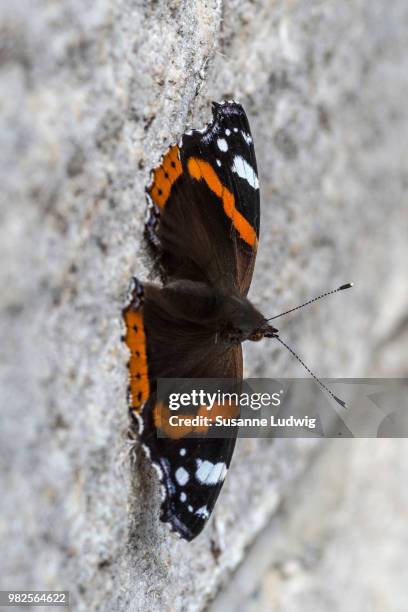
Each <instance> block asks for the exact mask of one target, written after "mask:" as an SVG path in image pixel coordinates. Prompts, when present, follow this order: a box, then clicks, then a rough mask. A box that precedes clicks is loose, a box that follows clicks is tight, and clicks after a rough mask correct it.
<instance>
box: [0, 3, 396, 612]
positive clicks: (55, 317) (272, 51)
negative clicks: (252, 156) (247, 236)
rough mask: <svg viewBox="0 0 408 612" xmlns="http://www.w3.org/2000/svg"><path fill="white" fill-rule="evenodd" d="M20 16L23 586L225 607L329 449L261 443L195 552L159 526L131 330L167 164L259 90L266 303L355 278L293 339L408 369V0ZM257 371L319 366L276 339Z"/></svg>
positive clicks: (16, 579) (14, 542) (16, 314)
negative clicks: (133, 423) (176, 150)
mask: <svg viewBox="0 0 408 612" xmlns="http://www.w3.org/2000/svg"><path fill="white" fill-rule="evenodd" d="M0 11H1V40H2V42H1V47H0V72H1V74H0V92H1V93H0V95H1V127H0V156H1V163H0V168H1V170H0V171H1V173H2V177H1V183H2V194H1V209H0V215H1V230H0V231H1V238H0V281H1V282H0V287H1V289H0V308H1V321H0V326H1V337H2V343H1V353H0V360H1V361H0V367H1V369H0V381H1V404H2V406H1V408H2V426H1V451H0V452H1V455H0V463H1V474H2V477H1V478H2V489H3V495H2V497H1V502H0V504H1V519H0V536H1V542H2V551H6V554H4V553H3V554H2V555H0V576H1V586H2V588H21V587H26V588H48V589H57V588H64V589H70V591H71V596H72V600H73V609H75V610H87V611H89V610H103V611H104V610H106V611H111V610H115V611H118V612H120V611H121V610H123V611H125V610H126V611H127V610H129V611H139V610H151V611H154V610H160V611H162V610H189V611H190V610H191V611H193V610H201V609H203V608H204V606H205V605H206V604H207V602H208V601H210V600H211V599H212V598H213V597H214V596H215V594H216V593H217V591H218V590H219V589H221V588H222V586H223V585H224V584H225V583H226V582H227V581H228V578H229V575H230V573H231V571H232V570H233V569H234V568H236V567H237V565H238V564H239V563H240V562H241V561H242V560H243V559H244V558H245V554H246V547H247V546H248V545H249V544H250V543H251V542H252V541H253V540H254V538H255V537H256V536H257V534H258V533H259V532H260V531H261V530H262V529H263V528H264V527H265V525H267V524H268V523H269V521H271V520H273V519H271V517H272V516H273V515H274V513H275V512H276V509H277V508H278V506H279V504H280V503H281V502H282V500H283V499H284V498H285V497H286V496H287V495H288V492H289V491H290V489H291V486H292V483H294V482H297V479H299V477H300V476H301V475H302V474H303V473H305V471H307V469H308V465H309V463H310V461H311V460H312V457H313V456H314V455H315V454H316V453H317V452H318V451H319V449H320V446H319V444H317V443H316V441H310V440H280V441H276V442H274V443H273V444H270V443H269V442H268V441H266V440H243V441H240V443H239V444H238V448H237V451H236V454H235V458H234V461H233V464H232V469H231V471H230V474H229V477H228V479H227V481H226V484H225V487H224V489H223V493H222V495H221V497H220V499H219V502H218V504H217V507H216V511H215V516H214V518H213V520H212V522H211V523H210V525H209V526H208V528H207V529H206V531H205V532H204V533H203V534H202V535H201V536H200V537H199V538H198V539H197V540H196V541H195V542H193V543H192V544H186V543H184V542H180V541H178V540H175V539H174V538H173V537H172V536H171V535H170V534H169V533H167V530H166V528H165V527H163V526H162V525H161V524H160V523H159V521H158V506H159V494H158V487H157V480H156V476H155V474H154V472H153V471H152V470H151V469H150V468H149V465H148V463H147V462H146V461H145V460H144V459H143V457H142V456H141V455H140V453H137V456H136V466H135V469H132V466H131V462H130V459H129V445H128V443H127V429H128V417H127V407H126V393H125V392H126V386H127V373H126V361H127V354H126V350H125V349H124V347H123V346H122V344H121V342H120V336H121V308H122V306H123V304H124V301H125V295H126V290H127V287H128V283H129V279H130V278H131V276H132V275H135V274H136V275H138V276H140V277H141V278H146V277H147V275H148V274H149V263H148V261H147V260H146V257H145V255H144V252H143V249H142V248H141V235H142V226H143V218H144V211H145V200H144V186H145V184H146V182H147V180H148V177H149V171H150V168H151V167H152V166H154V164H155V163H157V161H158V159H159V158H160V155H161V153H162V152H163V150H164V149H165V148H166V147H167V146H168V145H169V144H170V143H171V142H173V141H177V140H178V138H179V137H180V135H181V133H182V132H183V131H184V130H185V129H186V128H188V127H191V126H194V127H200V126H202V125H203V124H204V123H205V122H206V121H208V119H209V117H210V110H209V108H210V104H209V103H210V101H211V100H212V99H215V100H220V99H223V98H229V97H234V98H237V99H239V100H240V101H241V102H242V104H243V105H244V107H245V109H246V111H247V114H248V116H249V118H250V122H251V127H252V131H253V135H254V140H255V144H256V151H257V158H258V167H259V175H260V184H261V194H262V236H261V243H260V252H259V257H258V261H257V266H256V271H255V278H254V283H253V288H252V290H251V297H252V299H253V300H254V302H255V303H256V304H257V305H258V306H259V307H260V308H261V309H262V310H263V311H264V312H265V313H270V314H271V315H272V314H274V313H277V312H281V311H282V310H286V309H287V308H290V307H291V306H293V305H296V304H297V303H299V302H301V301H302V300H303V299H307V298H309V297H310V296H313V295H314V294H316V293H319V292H321V291H324V290H326V289H330V288H333V287H336V286H337V285H339V284H341V283H343V282H345V281H348V280H353V281H354V282H355V284H356V288H355V290H353V292H348V293H347V294H340V295H339V296H337V298H336V297H333V298H330V299H328V300H327V301H325V302H324V303H320V304H317V305H316V306H315V307H313V309H309V310H308V311H307V312H306V311H303V314H299V315H297V316H292V317H288V318H287V319H285V320H282V323H281V326H280V329H281V333H282V336H285V337H286V338H287V339H288V341H289V342H290V343H291V344H292V345H294V346H295V347H296V348H297V350H298V351H299V353H300V354H301V355H302V357H304V359H305V360H306V362H307V363H308V364H309V366H310V367H311V368H312V369H314V370H315V371H316V372H317V373H318V374H319V375H320V376H332V377H340V376H350V377H351V376H365V375H372V376H375V375H378V376H381V375H383V376H406V375H407V369H406V343H405V344H401V343H400V342H399V341H398V339H399V338H400V337H401V336H402V337H405V338H406V334H407V319H406V313H407V304H408V278H407V275H406V262H407V255H408V242H407V239H406V237H407V229H408V217H407V208H406V200H407V196H406V190H407V189H406V188H407V178H408V157H407V153H406V141H407V119H408V117H407V115H408V110H407V109H408V107H407V105H406V104H405V100H407V98H408V71H407V66H406V51H407V42H408V41H407V24H408V6H407V4H406V2H404V0H394V2H391V3H387V4H385V3H383V2H382V0H353V1H352V2H348V3H345V2H340V1H335V2H322V1H321V0H304V1H303V2H287V1H285V0H274V1H267V0H262V1H260V2H257V3H253V2H251V1H249V0H244V1H238V0H228V1H225V2H220V1H218V0H217V1H216V0H214V1H205V0H183V1H182V0H173V1H169V2H163V1H158V2H147V3H143V2H138V1H134V0H122V1H120V0H97V1H95V2H92V3H87V4H84V3H83V2H79V1H78V0H64V2H62V3H60V2H54V1H51V2H48V1H45V0H37V1H36V2H28V1H24V0H20V1H18V2H16V3H13V4H11V5H10V4H6V3H2V5H1V7H0ZM245 366H246V374H247V375H257V376H282V375H285V376H292V375H293V376H295V375H299V376H303V375H304V372H303V371H302V370H300V369H299V366H298V364H297V363H296V362H294V360H293V359H292V358H291V356H290V355H289V354H286V353H285V352H283V351H282V350H281V348H280V347H279V346H276V345H274V344H273V343H272V342H271V343H269V344H268V343H266V342H265V343H263V344H260V345H254V346H248V347H247V348H246V350H245ZM361 452H365V451H364V449H362V451H361ZM404 456H405V455H404ZM340 463H341V462H340ZM328 465H331V464H330V462H329V463H328ZM367 469H368V466H367ZM325 478H327V479H328V480H327V486H330V470H329V469H328V472H327V474H326V475H325ZM368 480H369V479H368ZM367 486H368V485H367ZM357 494H358V491H357V492H356V493H355V495H357ZM367 537H369V533H368V532H367ZM271 546H273V543H272V542H271ZM315 609H316V608H315ZM321 609H322V610H323V609H324V607H321Z"/></svg>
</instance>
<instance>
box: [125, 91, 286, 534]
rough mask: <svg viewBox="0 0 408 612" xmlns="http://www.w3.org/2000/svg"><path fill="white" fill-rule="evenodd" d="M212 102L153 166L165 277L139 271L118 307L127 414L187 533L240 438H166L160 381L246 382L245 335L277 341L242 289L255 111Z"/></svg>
mask: <svg viewBox="0 0 408 612" xmlns="http://www.w3.org/2000/svg"><path fill="white" fill-rule="evenodd" d="M212 110H213V118H212V121H211V123H210V124H208V125H207V126H206V127H205V128H204V129H202V130H192V131H189V132H186V133H185V134H184V135H183V136H182V139H181V141H180V142H179V144H178V145H173V146H171V147H170V148H169V150H168V151H167V152H166V154H165V155H164V157H163V158H162V161H161V163H160V165H159V166H158V167H157V168H156V169H155V170H154V171H153V173H152V179H151V183H150V185H149V186H148V187H147V189H146V193H147V200H148V215H147V220H146V223H145V237H146V239H147V243H148V245H149V249H150V251H151V253H152V254H153V256H154V260H155V262H156V264H157V266H158V269H159V271H160V275H161V280H162V285H161V286H159V285H157V284H151V283H145V284H143V283H142V282H140V281H139V280H138V279H136V278H135V279H133V285H132V287H131V291H130V300H129V302H128V304H127V306H126V307H125V309H124V311H123V318H124V322H125V327H126V334H125V337H124V340H125V342H126V344H127V347H128V349H129V352H130V360H129V364H128V369H129V398H130V414H131V415H132V417H133V418H134V419H135V421H136V422H137V424H138V429H139V436H140V439H141V443H142V445H143V448H144V449H145V451H146V453H147V454H148V456H149V457H150V460H151V461H152V463H153V465H154V466H155V468H156V469H157V471H158V473H159V478H160V481H161V486H162V493H163V495H162V497H163V500H162V505H161V515H160V518H161V520H162V521H164V522H166V523H169V524H170V527H171V528H172V530H173V531H175V532H176V533H178V534H179V535H180V536H181V537H182V538H184V539H185V540H192V539H193V538H195V537H196V536H197V535H198V534H199V533H200V532H201V531H202V529H203V527H204V526H205V524H206V523H207V521H208V519H209V517H210V515H211V513H212V510H213V508H214V505H215V503H216V500H217V497H218V495H219V492H220V490H221V488H222V485H223V482H224V478H225V474H226V472H227V470H228V468H229V466H230V462H231V457H232V454H233V451H234V446H235V436H229V437H228V438H223V439H215V438H211V437H208V436H206V435H205V432H204V433H203V434H202V435H201V436H200V435H198V436H197V435H196V436H194V437H192V436H188V435H181V434H180V431H179V430H176V432H175V433H173V434H172V433H171V432H169V431H167V434H168V435H167V436H159V435H158V434H159V430H160V429H163V427H164V426H163V409H164V410H166V406H163V405H162V403H161V401H160V400H159V398H158V392H157V386H158V385H157V381H158V379H174V378H177V379H197V378H199V379H208V378H218V379H219V378H221V379H235V380H238V381H239V380H241V379H242V371H243V360H242V349H241V344H242V342H244V341H245V340H250V341H259V340H261V339H262V338H264V337H268V338H278V339H279V336H278V330H277V329H275V328H274V327H273V326H272V325H270V323H269V322H268V320H267V319H266V318H265V317H264V316H263V315H262V314H261V313H260V312H259V311H258V310H257V309H256V308H255V306H254V305H253V304H252V303H251V302H250V301H249V300H248V298H247V294H248V290H249V288H250V284H251V279H252V275H253V270H254V265H255V259H256V253H257V247H258V240H259V224H260V197H259V183H258V175H257V165H256V159H255V149H254V143H253V139H252V135H251V131H250V128H249V123H248V119H247V116H246V114H245V111H244V109H243V108H242V106H241V105H240V104H238V103H237V102H233V101H229V102H222V103H213V106H212ZM282 343H283V342H282ZM283 344H284V343H283ZM285 346H286V345H285ZM288 348H289V347H288ZM289 350H291V349H289ZM181 433H183V432H181Z"/></svg>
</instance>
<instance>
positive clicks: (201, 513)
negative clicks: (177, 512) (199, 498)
mask: <svg viewBox="0 0 408 612" xmlns="http://www.w3.org/2000/svg"><path fill="white" fill-rule="evenodd" d="M194 514H197V516H201V517H202V518H204V519H206V518H208V517H209V516H210V513H209V512H208V510H207V506H201V508H198V510H196V511H195V512H194Z"/></svg>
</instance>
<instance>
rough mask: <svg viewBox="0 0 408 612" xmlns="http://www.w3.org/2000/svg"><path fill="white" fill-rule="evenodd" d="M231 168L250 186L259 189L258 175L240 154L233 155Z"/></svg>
mask: <svg viewBox="0 0 408 612" xmlns="http://www.w3.org/2000/svg"><path fill="white" fill-rule="evenodd" d="M231 170H232V171H233V172H235V173H236V174H238V176H239V177H241V178H242V179H244V180H245V181H247V183H249V185H251V187H253V188H254V189H259V183H258V177H257V176H256V174H255V170H254V169H253V168H252V166H250V165H249V164H248V162H247V161H246V160H245V159H244V158H243V157H241V155H236V156H235V157H234V163H233V164H232V168H231Z"/></svg>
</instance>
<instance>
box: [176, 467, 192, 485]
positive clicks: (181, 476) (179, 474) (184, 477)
mask: <svg viewBox="0 0 408 612" xmlns="http://www.w3.org/2000/svg"><path fill="white" fill-rule="evenodd" d="M175 477H176V480H177V482H178V483H179V485H180V486H182V487H184V485H185V484H187V483H188V480H189V475H188V472H187V470H185V469H184V468H183V467H179V468H177V470H176V473H175Z"/></svg>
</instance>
